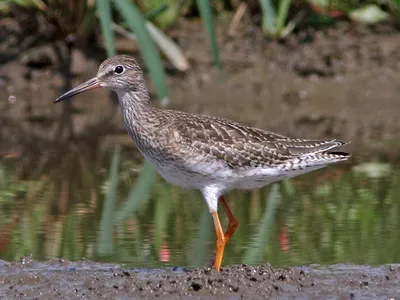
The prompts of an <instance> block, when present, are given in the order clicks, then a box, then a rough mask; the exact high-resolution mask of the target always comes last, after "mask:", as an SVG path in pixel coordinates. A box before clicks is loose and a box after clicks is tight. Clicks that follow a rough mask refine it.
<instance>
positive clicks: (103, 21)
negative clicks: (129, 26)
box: [96, 0, 116, 57]
mask: <svg viewBox="0 0 400 300" xmlns="http://www.w3.org/2000/svg"><path fill="white" fill-rule="evenodd" d="M96 8H97V13H98V15H99V19H100V25H101V32H102V34H103V38H104V45H105V47H106V51H107V56H108V57H110V56H114V55H115V54H116V52H115V45H114V32H113V30H112V16H111V5H110V1H108V0H97V1H96Z"/></svg>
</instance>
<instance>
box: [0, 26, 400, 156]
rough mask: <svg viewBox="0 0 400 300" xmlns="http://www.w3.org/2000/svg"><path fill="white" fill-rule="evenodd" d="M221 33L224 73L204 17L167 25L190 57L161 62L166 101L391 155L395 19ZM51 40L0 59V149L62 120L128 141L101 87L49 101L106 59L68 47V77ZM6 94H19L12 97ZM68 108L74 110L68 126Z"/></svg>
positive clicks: (395, 127)
mask: <svg viewBox="0 0 400 300" xmlns="http://www.w3.org/2000/svg"><path fill="white" fill-rule="evenodd" d="M227 31H228V26H227V25H224V24H220V25H219V26H218V41H219V46H220V49H221V56H222V60H223V63H224V73H223V80H218V79H217V78H218V76H217V74H216V73H217V72H216V70H215V69H214V68H213V67H212V61H211V60H212V59H211V55H210V53H209V48H208V42H207V40H206V36H205V34H204V32H203V30H202V24H201V22H185V23H183V24H178V25H177V27H176V29H174V30H171V31H170V35H171V36H172V37H173V38H174V39H175V40H177V41H178V43H179V44H180V46H181V47H182V49H183V51H184V52H185V54H186V55H187V56H188V58H189V61H190V64H191V69H190V70H189V71H188V72H187V73H185V74H183V73H177V72H173V71H172V70H171V66H170V65H169V63H168V61H166V60H165V61H164V63H165V65H166V67H167V69H168V70H169V73H168V84H169V88H170V99H171V101H170V103H169V107H170V108H172V109H179V110H184V111H188V112H192V113H205V114H213V115H217V116H221V117H226V118H229V119H234V120H237V121H239V122H242V123H245V124H247V125H252V126H257V127H260V128H264V129H268V130H272V131H277V132H279V133H281V134H285V135H291V136H296V137H308V138H331V137H332V138H333V137H335V138H341V139H345V140H350V141H352V145H351V146H350V147H352V148H353V149H352V150H353V151H357V150H359V149H378V150H379V152H382V151H383V152H385V153H386V154H389V155H394V154H393V152H395V153H397V151H395V150H393V149H396V147H397V148H398V146H399V145H397V146H396V145H395V144H394V143H393V141H394V140H397V139H398V138H399V132H400V122H399V120H398V112H397V109H395V108H396V107H397V106H398V102H399V100H398V94H399V92H400V85H399V83H398V76H397V75H398V72H399V69H400V63H399V61H400V60H399V58H400V39H399V38H398V31H397V30H396V29H395V28H394V27H392V26H388V25H380V26H377V27H370V28H367V27H362V26H355V25H352V24H349V23H339V24H337V25H336V26H335V27H331V28H327V29H321V30H319V31H316V30H314V29H303V30H300V31H299V32H297V33H296V34H293V35H292V36H290V37H289V38H288V39H287V40H286V41H284V42H274V41H269V40H266V39H265V38H264V37H263V36H262V34H261V32H260V30H258V29H257V28H254V27H253V26H252V25H251V23H250V22H247V23H246V22H242V23H241V25H240V26H239V28H238V30H237V32H238V33H237V35H236V36H234V37H232V36H229V35H228V34H227ZM117 44H118V47H119V52H128V53H130V54H133V55H136V56H137V57H139V59H140V55H139V54H138V53H137V52H136V50H135V49H133V47H132V44H131V43H130V42H128V41H125V40H123V39H119V40H118V43H117ZM57 45H58V46H57V47H58V48H60V47H61V48H60V49H63V48H62V46H60V45H59V42H58V44H57ZM57 47H55V44H54V43H53V44H51V43H48V42H47V43H45V44H44V45H42V46H40V47H36V48H33V49H30V50H29V51H26V52H24V53H22V54H20V55H19V56H18V57H17V58H16V59H13V60H11V61H8V62H7V63H4V64H3V65H2V66H1V69H0V78H1V84H0V89H1V93H0V103H1V105H0V112H1V116H0V122H1V129H0V136H1V139H2V140H3V141H5V143H2V145H1V148H2V149H0V150H1V151H9V150H10V149H16V148H20V145H21V143H24V142H26V141H29V142H31V141H36V142H37V143H38V144H40V143H43V144H45V145H46V141H49V140H52V141H54V140H57V139H61V138H63V137H64V136H65V135H64V134H60V127H63V128H69V129H70V130H71V131H73V136H74V137H79V136H82V134H84V135H85V138H87V137H88V136H89V137H90V136H91V137H93V136H96V135H97V136H107V137H111V139H112V140H113V141H114V140H115V138H117V139H118V141H119V142H121V143H123V144H124V145H126V146H127V147H133V144H132V143H131V141H130V140H129V137H128V136H127V135H126V134H125V133H124V129H123V122H122V117H121V115H120V112H119V109H118V107H117V104H116V102H115V101H110V99H109V97H108V93H107V92H106V91H93V92H90V93H86V94H85V95H82V96H79V97H76V99H74V100H73V101H71V103H73V104H72V108H68V109H66V107H65V106H63V105H53V104H52V101H53V100H54V99H55V98H56V97H57V96H58V95H60V93H61V92H62V89H65V87H66V86H68V85H71V86H75V85H77V84H79V83H81V82H82V81H84V80H86V79H88V78H89V77H92V76H93V75H95V73H96V71H97V67H98V65H99V63H100V62H101V60H102V59H103V58H104V57H103V56H104V54H101V52H99V50H94V49H91V51H86V50H82V49H77V48H74V49H72V60H71V62H72V67H71V74H72V75H73V77H72V78H70V79H71V80H70V81H69V82H67V85H66V82H65V78H63V76H62V75H61V72H60V70H61V69H62V66H61V65H60V61H59V60H57V57H56V55H55V54H54V49H55V48H57ZM58 48H57V49H58ZM132 49H133V50H132ZM149 84H150V86H151V83H150V82H149ZM150 88H151V87H150ZM151 90H152V91H153V89H152V88H151ZM10 95H13V96H15V97H16V98H15V99H14V98H11V100H10V98H9V96H10ZM153 95H154V93H153ZM156 102H157V101H156ZM68 105H69V104H68ZM66 111H68V112H69V113H70V114H71V120H70V123H71V124H69V125H68V126H66V125H65V124H64V123H65V122H64V121H65V118H64V117H63V116H64V114H65V112H66ZM63 122H64V123H63ZM10 133H11V134H10ZM103 141H104V143H107V142H109V141H110V139H103ZM388 144H390V146H391V147H390V148H389V147H387V146H388ZM397 144H398V143H397ZM105 147H107V146H105ZM360 152H362V151H360Z"/></svg>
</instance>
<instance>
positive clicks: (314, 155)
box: [54, 55, 350, 271]
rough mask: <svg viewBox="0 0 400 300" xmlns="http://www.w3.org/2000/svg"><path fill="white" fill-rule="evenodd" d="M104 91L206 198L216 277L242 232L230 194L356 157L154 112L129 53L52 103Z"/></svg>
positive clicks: (315, 143)
mask: <svg viewBox="0 0 400 300" xmlns="http://www.w3.org/2000/svg"><path fill="white" fill-rule="evenodd" d="M100 87H105V88H109V89H111V90H113V91H114V92H116V93H117V95H118V100H119V104H120V107H121V111H122V114H123V117H124V123H125V127H126V130H127V131H128V133H129V135H130V136H131V137H132V139H133V140H134V141H135V143H136V145H137V147H138V149H139V150H140V152H141V153H142V154H143V156H144V157H145V158H146V159H147V160H148V161H150V163H151V164H152V165H153V166H154V167H155V168H156V169H157V171H158V172H159V173H160V174H161V176H162V177H164V178H165V179H166V180H167V181H168V182H170V183H172V184H175V185H177V186H180V187H183V188H190V189H197V190H200V191H201V193H202V194H203V197H204V200H205V201H206V203H207V206H208V208H209V210H210V213H211V214H212V218H213V221H214V227H215V232H216V236H217V242H216V254H215V261H214V268H215V269H216V270H217V271H219V270H220V266H221V262H222V257H223V254H224V249H225V245H226V243H227V242H228V240H229V239H230V238H231V236H232V235H233V233H234V232H235V230H236V228H237V226H238V221H237V219H236V218H235V216H234V215H233V213H232V212H231V210H230V208H229V206H228V204H227V202H226V201H225V198H224V196H223V195H224V194H225V193H227V192H228V191H230V190H233V189H244V190H250V189H257V188H261V187H263V186H265V185H268V184H270V183H272V182H275V181H278V180H282V179H285V178H290V177H294V176H297V175H300V174H304V173H307V172H310V171H313V170H316V169H319V168H322V167H325V166H326V165H328V164H331V163H335V162H339V161H343V160H347V159H348V158H349V157H350V154H348V153H345V152H339V151H334V149H335V148H337V147H339V146H342V145H343V144H345V142H343V141H339V140H306V139H296V138H290V137H286V136H282V135H279V134H276V133H272V132H268V131H264V130H261V129H257V128H251V127H247V126H244V125H241V124H239V123H236V122H233V121H229V120H226V119H221V118H217V117H212V116H207V115H195V114H189V113H185V112H181V111H174V110H166V109H160V108H157V107H154V106H153V105H152V104H151V102H150V97H149V93H148V90H147V87H146V82H145V79H144V76H143V73H142V71H141V69H140V67H139V65H138V63H137V62H136V60H135V59H134V58H133V57H131V56H127V55H117V56H114V57H111V58H108V59H106V60H105V61H104V62H103V63H102V64H101V65H100V67H99V70H98V72H97V75H96V77H94V78H93V79H90V80H88V81H87V82H85V83H83V84H81V85H79V86H78V87H76V88H74V89H72V90H70V91H69V92H67V93H65V94H63V95H62V96H60V97H59V98H57V99H56V100H55V101H54V102H60V101H62V100H65V99H67V98H69V97H72V96H74V95H76V94H79V93H82V92H85V91H88V90H91V89H95V88H100ZM218 202H220V203H221V204H222V206H223V208H224V210H225V213H226V214H227V216H228V219H229V224H228V228H227V230H226V231H225V232H224V231H223V230H222V227H221V223H220V220H219V217H218V212H217V209H218Z"/></svg>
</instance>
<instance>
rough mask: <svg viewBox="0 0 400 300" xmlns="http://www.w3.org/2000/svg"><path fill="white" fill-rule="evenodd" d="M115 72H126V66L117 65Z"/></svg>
mask: <svg viewBox="0 0 400 300" xmlns="http://www.w3.org/2000/svg"><path fill="white" fill-rule="evenodd" d="M114 72H115V73H117V74H122V73H123V72H124V67H123V66H116V67H115V69H114Z"/></svg>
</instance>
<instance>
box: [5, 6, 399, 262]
mask: <svg viewBox="0 0 400 300" xmlns="http://www.w3.org/2000/svg"><path fill="white" fill-rule="evenodd" d="M0 12H1V16H2V19H3V21H4V22H5V23H7V22H12V21H16V22H26V19H29V22H42V23H41V24H46V26H49V28H51V34H50V35H51V36H57V39H58V40H61V41H62V43H63V44H64V45H66V49H67V50H66V51H63V50H59V49H58V48H57V47H55V48H54V49H53V51H55V53H57V55H58V56H59V57H61V58H60V61H61V62H62V63H61V64H62V70H61V71H60V72H61V74H62V77H63V78H64V84H63V87H62V89H63V91H64V90H68V89H69V88H71V87H72V83H71V78H73V77H74V74H72V73H73V72H71V49H72V48H74V47H78V46H79V47H85V48H89V49H90V48H91V47H92V48H96V47H99V48H101V51H102V52H103V59H104V58H105V57H107V56H112V55H115V54H116V53H117V52H118V51H117V50H116V49H117V47H116V38H115V35H116V34H118V36H122V37H123V38H124V39H126V40H128V41H129V42H130V43H132V45H133V44H134V45H135V46H137V47H138V49H139V50H140V57H141V59H143V62H144V64H145V69H146V72H147V74H148V75H149V79H150V80H151V85H152V87H153V88H154V98H155V99H158V100H159V102H158V103H157V105H160V106H168V105H169V104H170V102H171V99H170V97H169V94H170V93H169V89H168V84H167V81H168V72H167V70H166V67H165V66H166V65H168V66H169V68H170V69H173V70H174V71H175V72H180V74H181V75H180V76H185V75H182V74H184V73H185V72H186V71H187V70H189V69H190V68H191V65H190V61H189V60H188V59H187V57H186V55H185V51H184V50H183V49H182V46H181V45H180V44H179V42H177V41H176V40H174V39H173V38H171V37H170V36H169V34H168V33H169V31H170V30H173V28H175V27H177V26H179V21H180V20H182V19H184V20H196V21H199V22H202V24H203V25H202V26H203V30H204V34H205V35H206V36H207V39H208V43H209V44H208V45H207V47H209V56H210V59H211V60H212V63H213V66H214V67H215V70H216V73H215V74H216V75H212V76H216V77H217V78H218V79H219V80H221V81H222V83H223V82H224V78H225V72H226V71H225V69H224V65H223V63H222V60H221V47H220V45H219V44H218V42H217V27H218V24H219V23H227V22H228V23H229V34H230V36H231V38H235V31H236V28H237V26H238V23H240V22H241V19H242V18H243V16H244V15H247V16H248V17H249V18H250V20H251V22H252V23H253V25H254V26H255V28H257V30H259V31H261V32H262V34H263V36H264V38H265V40H266V41H275V40H276V41H278V42H282V43H284V42H285V40H286V39H288V38H290V37H291V36H292V35H296V34H298V31H297V30H298V29H299V28H312V29H313V30H316V31H319V30H324V29H325V28H329V27H334V26H335V24H336V23H337V22H342V21H344V22H347V23H351V24H357V25H361V26H374V25H376V24H382V23H383V24H390V26H392V27H393V28H397V26H398V23H399V20H400V19H399V18H400V1H399V0H390V1H329V0H328V1H324V0H313V1H291V0H279V1H272V0H271V1H270V0H260V1H255V0H254V1H239V0H236V1H235V0H220V1H218V0H215V1H208V0H197V1H189V0H186V1H185V0H181V1H180V0H169V1H162V0H151V1H150V0H146V1H144V0H142V1H140V0H138V1H129V0H115V1H100V0H99V1H68V0H67V1H61V0H59V1H57V0H53V1H52V0H48V1H45V0H43V1H41V0H25V1H24V0H16V1H3V2H1V3H0ZM27 15H28V16H29V18H26V19H24V20H23V18H22V17H21V16H27ZM38 20H39V21H38ZM29 24H30V23H29ZM35 46H37V45H33V47H35ZM103 47H104V48H103ZM18 55H19V54H18ZM18 55H16V54H10V55H9V56H7V55H4V56H3V57H2V62H3V63H5V62H8V61H11V60H13V59H16V58H17V57H18ZM165 62H167V63H165ZM170 72H171V71H170ZM172 73H173V72H172ZM61 92H62V91H59V94H61ZM12 99H13V98H11V97H9V98H8V100H9V101H12ZM188 101H189V100H188ZM48 105H52V104H50V102H49V104H48ZM62 110H63V112H62V117H61V118H60V119H61V123H60V124H61V125H59V126H58V127H57V129H56V130H55V134H54V136H55V137H60V136H62V137H63V138H62V139H60V140H62V141H61V144H60V143H58V144H57V148H58V149H62V150H57V151H54V150H48V152H43V151H42V152H41V153H40V155H38V153H32V155H26V154H25V153H26V152H24V153H23V154H21V153H15V152H14V151H13V147H11V146H10V149H7V146H6V144H5V143H4V144H3V145H2V152H0V215H1V216H0V258H1V259H4V260H8V261H14V260H18V259H19V257H21V256H24V255H28V254H30V253H32V254H33V257H34V258H35V259H38V260H49V259H52V258H55V257H64V258H66V259H69V260H79V259H81V258H82V257H85V258H89V259H91V260H96V261H110V262H120V263H125V264H128V265H132V266H144V267H155V266H161V265H170V266H188V267H193V266H203V265H205V264H206V263H207V261H208V259H209V258H211V256H212V253H213V251H214V242H215V235H214V229H213V224H212V219H211V216H210V214H209V212H208V210H207V208H206V205H205V203H204V201H203V199H202V197H201V195H200V193H199V192H197V191H186V190H182V189H179V188H177V187H174V186H171V185H169V184H168V183H166V182H165V181H164V180H163V179H162V178H160V177H159V175H158V174H156V172H155V171H154V170H153V169H152V168H151V167H150V166H149V165H148V164H147V163H144V164H143V163H142V160H141V159H140V156H138V155H137V151H135V150H130V151H127V150H121V147H120V146H118V145H117V146H116V147H114V146H109V147H106V148H104V147H103V148H101V147H97V145H98V143H97V142H95V143H93V140H92V138H91V139H90V141H89V140H88V139H87V140H88V141H87V143H85V137H87V135H85V134H83V135H82V136H81V137H80V138H78V137H77V136H76V135H75V134H74V133H73V126H74V125H73V124H71V123H72V119H71V115H72V114H73V113H74V112H76V111H75V110H74V107H73V105H72V104H71V103H69V102H67V103H66V104H65V105H64V106H63V108H62ZM13 134H16V135H18V133H13ZM82 137H83V138H82ZM99 138H101V136H99ZM115 144H118V142H115V143H112V145H115ZM49 147H50V146H49ZM25 148H26V149H27V150H28V151H27V152H29V146H25ZM32 152H33V151H32ZM132 157H135V159H132ZM138 157H139V159H138ZM399 170H400V169H399V168H398V164H397V163H396V162H395V161H390V162H388V161H385V160H382V159H375V158H374V159H368V158H365V157H363V158H362V159H356V160H355V161H353V163H351V164H344V165H338V166H334V167H332V168H329V169H325V170H320V171H316V172H313V173H311V174H307V175H305V176H302V177H300V178H296V179H293V180H288V181H285V182H283V183H279V184H276V185H274V186H271V187H267V188H264V189H262V190H258V191H253V192H238V191H234V192H232V193H231V194H230V195H229V196H228V202H229V204H230V205H231V208H232V210H233V212H234V214H235V215H236V216H237V218H238V220H239V224H240V225H239V228H238V231H237V232H236V234H235V235H234V237H233V238H232V240H231V241H230V242H229V244H228V246H227V249H226V252H225V257H224V262H223V264H231V263H242V262H243V263H249V264H259V263H265V262H269V263H271V264H273V265H275V266H288V265H304V264H313V263H316V264H332V263H341V262H353V263H359V264H364V263H367V264H383V263H390V262H395V261H398V260H399V256H400V254H399V252H398V251H396V249H397V247H398V245H399V244H400V234H399V233H398V230H397V229H398V228H399V224H398V222H400V221H399V220H400V204H399V202H398V199H399V196H400V188H399V187H400V171H399ZM221 220H222V222H223V223H224V224H226V222H227V220H226V217H225V215H224V214H223V213H222V214H221Z"/></svg>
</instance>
